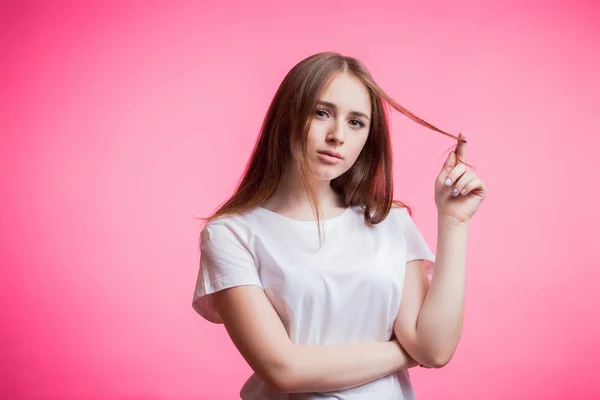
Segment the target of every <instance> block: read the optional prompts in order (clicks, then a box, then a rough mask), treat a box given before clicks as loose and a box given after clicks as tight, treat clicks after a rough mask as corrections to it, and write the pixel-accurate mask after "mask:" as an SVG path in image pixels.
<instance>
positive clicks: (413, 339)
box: [394, 133, 486, 368]
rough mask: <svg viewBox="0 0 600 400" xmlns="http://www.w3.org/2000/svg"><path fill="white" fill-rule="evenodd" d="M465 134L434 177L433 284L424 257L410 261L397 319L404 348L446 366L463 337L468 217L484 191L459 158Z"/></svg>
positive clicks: (430, 363) (428, 361) (430, 362)
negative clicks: (435, 216)
mask: <svg viewBox="0 0 600 400" xmlns="http://www.w3.org/2000/svg"><path fill="white" fill-rule="evenodd" d="M464 138H465V135H464V133H461V135H460V136H459V144H458V146H457V149H456V153H455V152H452V153H450V155H449V157H448V159H447V160H446V162H445V163H444V166H443V168H442V171H441V172H440V175H439V177H438V179H437V181H436V205H437V209H438V237H437V250H436V260H435V267H434V271H433V276H432V278H431V282H429V279H428V276H427V270H426V267H425V263H424V261H422V260H415V261H411V262H408V263H407V265H406V274H405V283H404V291H403V293H402V300H401V304H400V309H399V311H398V315H397V317H396V321H395V323H394V333H395V334H396V337H397V338H398V340H399V342H400V343H401V345H402V347H403V348H404V349H405V350H406V352H407V353H408V354H409V355H410V356H411V357H412V358H413V359H415V360H416V361H418V362H419V363H421V364H422V365H423V366H426V367H430V368H440V367H442V366H444V365H446V364H447V363H448V362H449V361H450V359H451V358H452V355H453V354H454V352H455V350H456V347H457V345H458V341H459V340H460V336H461V333H462V326H463V314H464V298H465V275H466V255H467V234H468V230H469V221H470V219H471V217H472V216H473V214H474V213H475V211H476V210H477V208H478V207H479V205H480V204H481V201H482V200H483V198H484V197H485V194H486V188H485V185H484V184H483V182H482V181H481V179H479V178H478V177H477V175H476V174H475V173H474V172H472V171H471V170H469V169H468V168H467V167H466V165H465V164H463V163H462V162H460V161H458V160H457V156H458V157H459V158H460V160H461V161H464V153H465V143H466V141H465V140H464ZM461 139H462V140H461ZM457 161H458V162H457ZM463 189H464V190H463ZM461 191H462V193H461Z"/></svg>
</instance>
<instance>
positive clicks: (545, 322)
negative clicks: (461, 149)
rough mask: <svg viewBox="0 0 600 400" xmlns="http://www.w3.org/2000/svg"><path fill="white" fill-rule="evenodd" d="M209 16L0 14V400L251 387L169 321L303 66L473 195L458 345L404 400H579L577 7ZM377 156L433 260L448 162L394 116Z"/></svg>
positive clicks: (365, 7) (233, 392)
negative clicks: (387, 147) (464, 143)
mask: <svg viewBox="0 0 600 400" xmlns="http://www.w3.org/2000/svg"><path fill="white" fill-rule="evenodd" d="M216 3H217V2H210V3H208V2H207V3H206V4H202V2H187V3H186V2H181V1H180V2H167V1H163V2H159V1H152V2H150V1H137V2H136V1H122V2H116V1H114V2H101V1H98V2H66V1H36V2H33V1H16V0H15V1H6V0H4V1H1V2H0V85H1V89H0V137H1V142H0V181H1V183H2V184H1V185H0V188H1V189H0V190H1V192H0V198H1V201H2V203H1V207H0V263H1V267H2V268H1V273H2V275H1V276H0V318H1V319H0V324H1V325H0V326H1V328H0V358H1V362H0V368H1V375H0V397H1V398H3V399H4V398H6V399H8V398H10V399H33V398H36V399H41V398H44V399H49V398H52V399H76V398H77V399H83V398H85V399H138V400H141V399H226V398H227V399H229V398H237V396H238V392H239V389H240V387H241V385H242V383H243V381H244V380H245V379H246V378H247V376H248V375H249V374H250V369H249V368H248V367H247V366H246V365H245V363H244V361H243V359H242V358H241V356H240V355H239V354H238V353H237V350H236V349H235V348H234V347H233V345H232V344H231V342H230V340H229V338H228V336H227V335H226V332H225V331H224V329H223V327H222V326H217V325H212V324H210V323H208V322H206V321H204V320H202V319H201V318H200V317H199V316H198V315H196V314H195V313H194V311H193V310H192V308H191V299H192V292H193V287H194V284H195V279H196V274H197V268H198V257H199V253H198V246H197V245H198V234H199V230H200V223H199V221H197V220H195V219H194V217H195V216H203V215H207V214H209V213H210V212H211V211H212V210H213V209H214V208H215V207H216V206H217V204H218V203H220V202H221V201H223V200H224V199H225V198H226V196H228V195H229V194H230V193H231V191H232V190H233V188H234V186H235V184H236V182H237V179H238V177H239V176H240V174H241V172H242V171H243V168H244V165H245V163H246V160H247V157H248V155H249V154H250V151H251V149H252V146H253V144H254V141H255V139H256V136H257V133H258V130H259V127H260V123H261V121H262V118H263V116H264V113H265V111H266V109H267V106H268V104H269V102H270V100H271V98H272V96H273V94H274V92H275V90H276V88H277V86H278V85H279V83H280V82H281V79H282V78H283V76H284V75H285V74H286V72H287V71H288V70H289V69H290V68H291V67H292V66H293V65H294V64H295V63H297V62H298V61H300V60H301V59H303V58H304V57H306V56H308V55H310V54H313V53H315V52H319V51H324V50H335V51H339V52H342V53H343V54H347V55H353V56H356V57H358V58H359V59H361V60H362V61H364V63H365V64H366V65H367V66H368V68H369V69H370V70H371V71H372V73H373V75H374V76H375V79H376V80H377V81H378V82H379V83H380V84H381V85H382V86H383V87H384V88H385V89H386V90H387V91H388V92H389V93H390V94H391V95H392V96H393V97H395V98H396V99H397V100H398V101H399V102H400V103H401V104H403V105H404V106H406V107H407V108H408V109H410V110H412V111H413V112H415V113H417V114H418V115H419V116H421V117H423V118H425V119H426V120H428V121H429V122H431V123H433V124H434V125H438V126H439V127H440V128H442V129H446V130H449V131H451V132H454V133H458V132H459V131H461V130H464V131H466V132H467V134H468V135H469V139H470V141H469V144H468V149H467V151H468V152H467V157H468V159H467V161H468V162H469V163H471V164H472V165H474V166H475V167H476V168H477V171H478V173H479V174H480V176H481V177H482V178H483V179H484V180H485V182H486V184H487V186H488V188H489V198H488V199H487V200H486V201H485V202H484V204H483V205H482V207H481V209H480V210H479V211H478V213H477V215H476V216H475V219H474V220H473V222H472V226H471V235H470V239H469V250H468V253H469V259H468V283H467V290H468V293H467V304H466V320H465V328H464V335H463V338H462V340H461V343H460V345H459V348H458V351H457V353H456V355H455V357H454V359H453V360H452V361H451V363H450V364H449V365H448V366H446V367H445V368H443V369H440V370H425V369H417V370H413V373H412V376H413V382H414V385H415V388H416V391H417V394H418V396H419V399H421V400H426V399H442V398H443V399H507V398H511V399H533V398H536V399H537V398H540V399H541V398H544V399H564V398H573V399H586V398H593V397H595V396H600V385H598V378H597V376H596V375H597V372H598V364H599V363H600V344H599V340H598V339H599V338H600V317H599V314H600V312H599V311H598V309H599V305H600V290H598V287H597V281H598V279H600V261H599V260H600V250H599V249H600V246H599V245H598V239H599V238H600V232H599V228H598V226H599V223H600V217H599V211H598V210H599V208H598V197H597V196H598V193H599V190H598V184H599V183H600V179H598V172H599V171H600V169H599V168H598V164H597V163H598V157H597V156H596V153H597V151H598V148H599V145H600V139H599V126H600V117H599V115H600V113H599V112H598V105H599V104H600V95H599V93H600V85H599V79H598V71H600V54H599V49H600V44H599V42H600V39H599V38H600V24H598V20H599V19H600V7H599V6H598V5H597V3H595V2H594V1H579V2H572V1H570V2H569V1H566V0H565V1H552V2H547V1H544V2H539V3H535V2H531V1H529V2H523V1H510V2H502V4H499V3H500V2H487V3H482V2H480V1H460V2H455V1H440V2H415V1H405V2H400V1H389V2H381V1H365V2H360V3H359V2H356V3H349V2H347V1H326V2H322V1H303V2H297V3H301V4H302V5H299V4H293V3H289V4H283V3H282V2H279V1H269V2H266V1H263V2H238V3H235V2H220V4H219V5H217V4H216ZM393 143H394V153H395V166H394V169H395V174H396V175H395V182H396V195H397V196H396V197H397V198H398V199H400V200H404V201H406V202H408V203H409V204H410V205H411V206H412V207H413V210H414V218H415V220H416V221H417V224H418V225H419V227H420V228H421V231H422V232H423V235H424V236H425V237H426V239H427V241H428V242H429V243H430V245H431V246H432V247H433V248H434V249H435V240H436V233H435V228H436V226H435V205H434V201H433V181H434V179H435V177H436V175H437V173H438V171H439V169H440V167H441V164H442V162H443V160H444V158H445V155H446V154H447V150H448V149H449V148H450V147H451V146H452V145H453V142H452V140H451V139H449V138H447V137H445V136H442V135H439V134H437V133H435V132H433V131H429V130H427V129H426V128H423V127H421V126H419V125H417V124H415V123H413V122H412V121H409V120H408V119H407V118H405V117H403V116H401V115H400V114H398V113H395V114H394V117H393ZM596 398H597V397H596Z"/></svg>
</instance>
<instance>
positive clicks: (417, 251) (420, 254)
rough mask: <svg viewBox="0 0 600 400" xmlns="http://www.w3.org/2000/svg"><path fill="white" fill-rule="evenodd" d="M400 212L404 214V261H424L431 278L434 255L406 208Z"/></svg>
mask: <svg viewBox="0 0 600 400" xmlns="http://www.w3.org/2000/svg"><path fill="white" fill-rule="evenodd" d="M402 212H403V213H404V214H405V215H404V217H405V218H404V221H405V229H404V239H405V241H406V262H409V261H413V260H423V261H425V266H426V267H427V274H428V275H429V279H431V276H432V275H433V268H434V266H435V255H434V254H433V252H432V251H431V248H430V247H429V245H428V244H427V242H426V241H425V238H423V235H422V234H421V231H420V230H419V228H418V227H417V225H416V224H415V221H414V220H413V218H412V217H411V216H410V214H409V213H408V210H407V209H406V208H404V209H403V211H402Z"/></svg>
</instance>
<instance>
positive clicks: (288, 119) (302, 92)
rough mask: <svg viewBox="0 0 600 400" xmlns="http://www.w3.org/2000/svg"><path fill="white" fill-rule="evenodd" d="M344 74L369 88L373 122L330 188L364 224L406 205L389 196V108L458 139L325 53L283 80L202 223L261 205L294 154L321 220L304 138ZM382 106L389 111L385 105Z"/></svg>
mask: <svg viewBox="0 0 600 400" xmlns="http://www.w3.org/2000/svg"><path fill="white" fill-rule="evenodd" d="M342 72H346V73H349V74H351V75H352V76H354V77H356V78H357V79H359V80H360V81H361V82H362V83H363V84H364V85H365V87H366V88H367V91H368V92H369V95H370V100H371V114H372V115H371V121H372V122H371V126H370V131H369V135H368V137H367V141H366V143H365V145H364V147H363V149H362V151H361V153H360V155H359V156H358V159H357V160H356V162H355V163H354V165H352V167H351V168H350V169H349V170H348V171H346V172H345V173H344V174H343V175H341V176H339V177H338V178H336V179H334V180H332V182H331V187H332V188H333V189H334V190H335V191H336V192H337V193H339V194H340V195H341V197H342V198H343V199H344V202H345V204H346V206H353V205H359V206H361V207H362V208H363V209H364V216H365V220H366V221H367V222H369V223H371V224H377V223H379V222H381V221H382V220H383V219H385V217H386V216H387V215H388V213H389V212H390V208H391V207H392V204H393V203H395V204H397V205H399V206H403V207H407V206H406V205H405V204H403V203H401V202H398V201H394V200H393V198H392V196H393V182H392V154H391V144H390V129H389V122H388V113H389V106H391V107H393V108H394V109H396V110H397V111H399V112H401V113H402V114H404V115H406V116H407V117H409V118H411V119H412V120H414V121H416V122H418V123H419V124H421V125H424V126H426V127H428V128H430V129H432V130H434V131H437V132H439V133H442V134H444V135H446V136H449V137H452V138H454V139H457V140H458V137H457V136H455V135H452V134H449V133H446V132H444V131H442V130H440V129H438V128H436V127H435V126H433V125H431V124H430V123H428V122H426V121H424V120H422V119H421V118H419V117H417V116H416V115H414V114H413V113H411V112H410V111H408V110H407V109H405V108H404V107H402V106H401V105H400V104H398V103H397V102H395V101H394V100H393V99H392V98H391V97H389V96H388V95H387V94H386V93H385V92H384V91H383V90H382V89H381V88H380V87H379V85H377V83H376V82H375V80H374V79H373V77H372V76H371V74H370V73H369V71H368V70H367V69H366V68H365V66H364V65H363V64H362V63H361V62H360V61H358V60H357V59H355V58H352V57H345V56H342V55H340V54H338V53H332V52H325V53H318V54H315V55H312V56H310V57H308V58H306V59H304V60H302V61H301V62H300V63H298V64H297V65H296V66H294V67H293V68H292V69H291V71H290V72H288V74H287V75H286V76H285V78H284V79H283V81H282V82H281V85H280V86H279V89H278V90H277V92H276V93H275V97H274V98H273V100H272V102H271V105H270V106H269V109H268V111H267V114H266V116H265V119H264V121H263V124H262V128H261V131H260V135H259V137H258V139H257V141H256V145H255V147H254V150H253V152H252V155H251V157H250V160H249V161H248V163H247V165H246V169H245V171H244V174H243V175H242V177H241V179H240V182H239V184H238V186H237V188H236V190H235V192H234V193H233V195H232V196H231V197H230V198H229V199H228V200H227V201H226V202H224V203H223V204H222V205H221V206H220V208H218V210H217V211H216V212H214V213H213V214H212V215H211V216H210V217H208V218H204V219H205V220H207V221H210V220H212V219H215V218H217V217H220V216H225V215H232V214H240V213H243V212H245V211H249V210H251V209H253V208H255V207H257V206H260V205H261V204H263V203H264V202H265V201H266V200H267V199H269V198H270V197H271V196H272V195H273V194H274V193H275V190H276V188H277V186H278V185H279V183H280V181H281V179H282V177H283V176H284V174H285V172H286V168H287V167H288V166H289V165H291V163H290V162H291V161H292V160H293V155H292V154H298V155H300V157H298V166H299V168H300V172H301V173H300V175H301V177H302V183H303V185H304V187H305V188H306V190H307V193H308V196H309V199H310V202H311V204H312V206H313V210H314V213H315V217H316V219H317V222H318V221H319V220H320V213H319V206H318V199H317V197H316V195H315V193H314V191H313V189H312V187H311V185H310V178H309V177H310V174H309V167H308V164H307V161H306V157H305V156H304V155H305V154H306V143H307V141H306V138H307V135H308V130H309V128H310V125H311V122H312V119H313V116H314V112H315V109H316V105H317V101H318V100H319V98H320V96H321V95H322V94H323V92H324V91H325V89H326V88H327V86H328V85H329V83H330V82H331V81H332V80H333V79H334V78H335V77H336V76H337V75H338V74H339V73H342ZM386 104H387V105H388V107H385V105H386ZM407 208H408V207H407ZM409 212H410V209H409ZM319 232H320V229H319Z"/></svg>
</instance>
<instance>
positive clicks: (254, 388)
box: [192, 206, 435, 400]
mask: <svg viewBox="0 0 600 400" xmlns="http://www.w3.org/2000/svg"><path fill="white" fill-rule="evenodd" d="M363 212H364V211H363V210H362V209H361V208H360V207H357V206H354V207H349V208H348V209H346V210H345V211H344V212H343V213H342V214H341V215H339V216H337V217H335V218H332V219H328V220H324V221H322V222H321V224H322V225H321V227H322V232H323V235H324V237H323V245H322V247H321V248H319V237H318V230H317V223H316V222H314V221H297V220H294V219H291V218H287V217H284V216H282V215H280V214H277V213H275V212H272V211H270V210H267V209H265V208H261V207H258V208H255V209H253V210H251V211H249V212H246V213H244V214H240V215H235V216H230V217H226V218H221V219H217V220H213V221H212V222H210V223H209V224H207V225H205V227H204V229H203V230H202V234H201V256H200V271H199V274H198V280H197V284H196V290H195V293H194V297H193V302H192V304H193V308H194V310H196V311H197V312H198V313H199V314H200V315H201V316H203V317H204V318H206V319H207V320H208V321H211V322H214V323H222V322H223V321H222V320H221V318H220V317H219V315H218V313H217V312H216V310H215V309H214V306H213V302H212V296H211V295H210V294H211V293H214V292H217V291H219V290H223V289H226V288H230V287H234V286H239V285H256V286H259V287H261V288H263V289H264V291H265V293H266V294H267V296H268V298H269V300H270V301H271V303H272V304H273V306H274V307H275V309H276V310H277V313H278V314H279V316H280V318H281V320H282V322H283V324H284V326H285V328H286V330H287V333H288V335H289V337H290V339H291V340H292V342H293V343H296V344H299V345H315V346H317V345H341V344H348V343H360V342H373V341H389V340H390V339H391V337H392V334H393V326H394V320H395V318H396V315H397V313H398V308H399V306H400V300H401V296H402V289H403V286H404V274H405V269H406V263H407V262H408V261H411V260H416V259H423V260H427V261H428V262H427V267H428V273H429V274H430V276H431V273H432V267H433V262H434V261H435V258H434V255H433V253H432V251H431V250H430V248H429V246H428V245H427V243H426V242H425V240H424V239H423V237H422V236H421V233H420V232H419V230H418V228H417V227H416V225H415V223H414V222H413V220H412V218H411V216H410V215H409V214H408V211H407V209H406V208H392V210H391V211H390V213H389V215H388V217H387V218H386V219H385V220H384V221H382V222H381V223H379V224H377V225H375V226H373V227H369V226H368V225H367V223H366V222H365V221H364V215H363ZM240 396H241V398H242V399H243V400H259V399H260V400H265V399H266V400H276V399H277V400H284V399H286V400H317V399H320V400H322V399H338V400H359V399H360V400H373V399H377V400H387V399H390V400H391V399H394V400H396V399H397V400H401V399H402V400H412V399H415V396H414V393H413V389H412V386H411V383H410V377H409V373H408V370H400V371H398V372H396V373H393V374H391V375H388V376H386V377H383V378H381V379H378V380H375V381H373V382H369V383H366V384H364V385H361V386H357V387H354V388H351V389H347V390H342V391H335V392H327V393H279V392H275V391H273V390H272V389H270V388H269V387H268V386H267V385H266V384H264V383H263V382H262V381H261V379H260V378H259V377H258V376H257V375H256V374H253V375H252V376H251V377H250V378H249V379H248V380H247V381H246V383H245V384H244V386H243V387H242V389H241V392H240Z"/></svg>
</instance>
